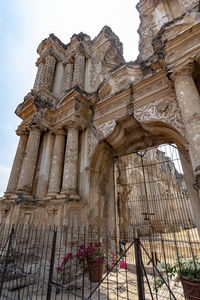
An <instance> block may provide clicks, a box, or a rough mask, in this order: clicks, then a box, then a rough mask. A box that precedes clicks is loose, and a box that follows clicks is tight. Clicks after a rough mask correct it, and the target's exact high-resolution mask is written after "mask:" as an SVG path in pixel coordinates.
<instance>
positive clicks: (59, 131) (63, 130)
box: [51, 127, 67, 135]
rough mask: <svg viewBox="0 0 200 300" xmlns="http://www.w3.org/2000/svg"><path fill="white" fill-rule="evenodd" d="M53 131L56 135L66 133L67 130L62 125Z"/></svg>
mask: <svg viewBox="0 0 200 300" xmlns="http://www.w3.org/2000/svg"><path fill="white" fill-rule="evenodd" d="M51 133H52V134H54V135H66V134H67V131H66V130H65V129H63V128H61V127H60V128H56V129H54V130H52V131H51Z"/></svg>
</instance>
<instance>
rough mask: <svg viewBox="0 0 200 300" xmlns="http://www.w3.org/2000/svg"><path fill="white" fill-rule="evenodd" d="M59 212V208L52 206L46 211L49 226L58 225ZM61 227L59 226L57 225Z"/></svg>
mask: <svg viewBox="0 0 200 300" xmlns="http://www.w3.org/2000/svg"><path fill="white" fill-rule="evenodd" d="M58 212H59V209H58V207H57V206H52V207H49V208H47V209H46V216H47V224H49V225H55V224H56V222H55V221H56V220H55V219H56V216H57V214H58ZM57 225H59V224H57Z"/></svg>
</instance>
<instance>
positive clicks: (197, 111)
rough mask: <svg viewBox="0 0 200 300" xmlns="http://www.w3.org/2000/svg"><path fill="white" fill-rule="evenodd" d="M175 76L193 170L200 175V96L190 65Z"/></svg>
mask: <svg viewBox="0 0 200 300" xmlns="http://www.w3.org/2000/svg"><path fill="white" fill-rule="evenodd" d="M173 78H174V82H175V89H176V95H177V99H178V103H179V107H180V110H181V114H182V118H183V122H184V125H185V129H186V135H187V139H188V142H189V148H190V157H191V162H192V166H193V171H194V174H195V176H200V96H199V93H198V90H197V88H196V85H195V83H194V80H193V78H192V69H191V68H190V67H189V66H188V67H185V68H184V69H182V70H181V71H180V72H176V73H174V74H173ZM199 188H200V186H199Z"/></svg>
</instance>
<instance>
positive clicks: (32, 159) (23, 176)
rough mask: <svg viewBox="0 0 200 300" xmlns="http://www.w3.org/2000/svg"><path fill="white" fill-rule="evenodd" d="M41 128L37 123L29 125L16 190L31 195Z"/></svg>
mask: <svg viewBox="0 0 200 300" xmlns="http://www.w3.org/2000/svg"><path fill="white" fill-rule="evenodd" d="M40 136H41V128H39V127H38V126H37V125H35V124H34V125H31V128H30V133H29V138H28V143H27V146H26V151H25V155H24V160H23V163H22V167H21V172H20V176H19V182H18V186H17V191H18V192H24V193H25V194H28V195H31V192H32V187H33V178H34V173H35V167H36V161H37V157H38V150H39V145H40Z"/></svg>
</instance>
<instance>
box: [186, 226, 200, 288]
mask: <svg viewBox="0 0 200 300" xmlns="http://www.w3.org/2000/svg"><path fill="white" fill-rule="evenodd" d="M187 235H188V240H189V243H190V240H191V239H190V234H189V232H188V231H187ZM190 250H191V253H192V259H193V263H194V268H195V276H196V278H197V280H198V285H199V291H200V280H199V278H198V276H197V266H196V262H195V259H194V256H195V255H194V251H193V248H192V246H191V244H190Z"/></svg>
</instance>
